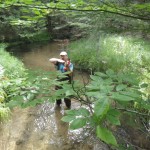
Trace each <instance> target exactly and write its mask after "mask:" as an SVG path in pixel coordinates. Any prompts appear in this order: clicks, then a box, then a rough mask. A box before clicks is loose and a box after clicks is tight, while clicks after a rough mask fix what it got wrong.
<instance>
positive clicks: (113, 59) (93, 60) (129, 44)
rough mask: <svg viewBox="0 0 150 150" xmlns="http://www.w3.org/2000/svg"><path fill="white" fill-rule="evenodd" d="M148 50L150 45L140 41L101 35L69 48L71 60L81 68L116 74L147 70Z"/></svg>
mask: <svg viewBox="0 0 150 150" xmlns="http://www.w3.org/2000/svg"><path fill="white" fill-rule="evenodd" d="M149 48H150V44H148V43H146V42H144V41H142V40H138V41H135V40H134V39H133V38H131V37H123V36H118V35H103V34H102V35H99V37H98V38H97V37H95V36H91V37H89V38H88V39H82V40H80V41H76V42H73V43H72V44H71V46H70V49H71V59H72V61H73V62H74V63H75V64H77V65H78V66H80V67H81V68H85V69H87V70H88V69H90V68H92V69H93V70H94V71H106V70H107V69H112V70H114V71H116V72H119V71H137V70H139V69H141V68H142V69H147V70H149V69H150V61H149V59H150V51H149Z"/></svg>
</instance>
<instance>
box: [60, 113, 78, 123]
mask: <svg viewBox="0 0 150 150" xmlns="http://www.w3.org/2000/svg"><path fill="white" fill-rule="evenodd" d="M74 119H75V116H72V115H67V116H64V117H62V119H61V120H62V121H64V122H71V121H72V120H74Z"/></svg>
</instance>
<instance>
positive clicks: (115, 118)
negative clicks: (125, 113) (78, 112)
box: [106, 109, 120, 125]
mask: <svg viewBox="0 0 150 150" xmlns="http://www.w3.org/2000/svg"><path fill="white" fill-rule="evenodd" d="M119 117H120V112H119V111H117V110H115V109H110V110H109V111H108V113H107V116H106V118H107V119H108V121H109V122H111V123H112V124H114V125H120V120H119Z"/></svg>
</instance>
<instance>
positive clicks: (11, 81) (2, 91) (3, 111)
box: [0, 44, 27, 120]
mask: <svg viewBox="0 0 150 150" xmlns="http://www.w3.org/2000/svg"><path fill="white" fill-rule="evenodd" d="M6 47H7V45H6V44H0V120H6V119H8V117H9V114H10V108H9V107H7V106H6V105H7V103H8V102H9V101H10V100H11V99H12V98H13V97H14V96H15V95H18V94H19V92H20V88H21V86H22V85H23V84H24V83H25V80H26V75H27V74H26V69H25V67H24V65H23V63H22V62H21V61H19V60H18V59H17V58H15V57H13V56H11V55H10V54H9V53H8V52H6V51H5V48H6Z"/></svg>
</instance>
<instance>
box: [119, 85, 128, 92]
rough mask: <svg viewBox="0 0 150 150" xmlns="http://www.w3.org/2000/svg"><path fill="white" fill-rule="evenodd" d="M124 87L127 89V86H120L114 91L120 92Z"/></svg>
mask: <svg viewBox="0 0 150 150" xmlns="http://www.w3.org/2000/svg"><path fill="white" fill-rule="evenodd" d="M126 87H127V85H124V84H120V85H118V86H117V87H116V91H121V90H123V89H125V88H126Z"/></svg>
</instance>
